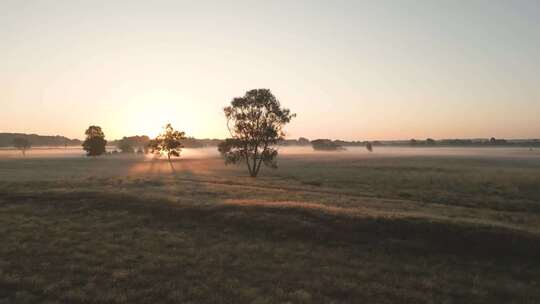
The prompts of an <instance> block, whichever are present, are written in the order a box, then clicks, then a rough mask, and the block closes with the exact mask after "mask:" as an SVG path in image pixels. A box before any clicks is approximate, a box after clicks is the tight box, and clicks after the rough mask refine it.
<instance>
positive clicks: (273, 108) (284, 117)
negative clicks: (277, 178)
mask: <svg viewBox="0 0 540 304" xmlns="http://www.w3.org/2000/svg"><path fill="white" fill-rule="evenodd" d="M224 112H225V117H226V118H227V128H228V129H229V132H230V134H231V138H227V139H226V140H225V141H224V142H222V143H220V144H219V146H218V150H219V152H220V153H221V154H222V155H223V157H224V158H225V164H235V163H239V162H245V163H246V165H247V167H248V171H249V175H250V176H251V177H257V174H258V173H259V170H260V168H261V164H262V163H264V165H265V166H268V167H270V168H277V162H276V157H277V155H278V151H277V149H275V148H273V147H272V146H273V145H276V144H277V143H278V142H279V141H280V140H283V138H284V136H285V134H284V133H283V126H284V125H285V124H287V123H289V122H290V121H291V119H292V118H293V117H294V116H295V114H292V113H291V112H290V110H289V109H285V108H282V107H281V105H280V103H279V101H278V100H277V99H276V97H274V95H272V93H271V92H270V90H268V89H255V90H251V91H248V92H246V94H245V95H244V96H243V97H237V98H234V99H233V100H232V101H231V105H230V106H228V107H225V108H224Z"/></svg>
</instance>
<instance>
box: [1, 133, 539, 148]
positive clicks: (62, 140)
mask: <svg viewBox="0 0 540 304" xmlns="http://www.w3.org/2000/svg"><path fill="white" fill-rule="evenodd" d="M15 138H25V139H27V140H28V141H29V142H30V143H31V145H32V146H33V147H39V146H50V147H62V146H80V145H81V144H82V141H81V140H79V139H69V138H67V137H65V136H60V135H56V136H46V135H37V134H24V133H0V147H12V146H13V140H14V139H15ZM149 141H150V138H149V137H148V136H146V135H142V136H129V137H124V138H122V139H117V140H111V141H108V142H107V145H109V146H116V147H120V146H121V145H122V143H129V145H130V146H132V147H133V148H134V149H138V148H141V149H144V147H146V146H147V145H148V142H149ZM222 141H223V140H221V139H215V138H214V139H209V138H205V139H197V138H193V137H188V138H186V139H185V140H183V141H182V143H183V145H184V147H186V148H204V147H214V146H217V145H219V143H221V142H222ZM313 141H315V142H317V143H318V142H321V143H324V144H325V145H329V143H330V142H331V143H332V144H333V145H336V146H341V147H365V146H366V144H367V143H368V141H360V140H358V141H354V140H353V141H345V140H339V139H338V140H330V139H316V140H313ZM313 141H311V140H309V139H307V138H305V137H300V138H298V139H285V140H283V141H281V142H280V145H282V146H311V145H312V142H313ZM369 142H370V143H371V144H372V145H373V146H409V147H433V146H436V147H493V146H502V147H505V146H508V147H540V139H511V140H510V139H509V140H506V139H497V138H493V137H492V138H485V139H484V138H479V139H441V140H435V139H431V138H428V139H425V140H421V139H410V140H389V141H378V140H376V141H369Z"/></svg>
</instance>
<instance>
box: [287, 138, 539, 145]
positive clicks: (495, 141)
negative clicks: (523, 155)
mask: <svg viewBox="0 0 540 304" xmlns="http://www.w3.org/2000/svg"><path fill="white" fill-rule="evenodd" d="M368 142H369V143H371V144H372V145H373V146H398V147H399V146H401V147H403V146H408V147H434V146H435V147H493V146H499V147H501V146H502V147H540V139H509V140H506V139H497V138H494V137H492V138H486V139H483V138H479V139H440V140H435V139H432V138H428V139H425V140H420V139H410V140H387V141H379V140H375V141H354V140H353V141H345V140H339V139H338V140H330V139H316V140H313V141H310V140H309V139H307V138H304V137H300V138H299V139H286V140H284V141H282V142H281V145H283V146H308V145H311V144H312V143H315V144H316V145H317V146H321V145H324V146H328V147H329V146H331V145H335V146H337V147H365V146H366V144H367V143H368ZM330 143H331V144H330Z"/></svg>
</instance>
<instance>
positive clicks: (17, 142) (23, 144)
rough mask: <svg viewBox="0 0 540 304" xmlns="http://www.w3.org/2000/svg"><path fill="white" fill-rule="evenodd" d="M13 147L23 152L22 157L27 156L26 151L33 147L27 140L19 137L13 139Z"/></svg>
mask: <svg viewBox="0 0 540 304" xmlns="http://www.w3.org/2000/svg"><path fill="white" fill-rule="evenodd" d="M13 147H15V149H18V150H21V152H22V155H23V156H26V150H28V149H30V148H31V147H32V144H31V143H30V141H29V140H28V139H26V138H22V137H17V138H14V139H13Z"/></svg>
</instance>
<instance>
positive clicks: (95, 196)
mask: <svg viewBox="0 0 540 304" xmlns="http://www.w3.org/2000/svg"><path fill="white" fill-rule="evenodd" d="M200 187H204V185H203V184H201V185H200ZM201 191H204V189H201ZM25 203H30V204H37V205H38V206H53V207H54V208H55V209H57V210H64V211H65V212H70V210H71V211H72V210H73V209H74V208H75V209H77V210H78V212H82V211H83V210H88V211H91V210H94V209H96V210H100V211H103V210H111V211H119V210H120V211H127V212H130V213H134V214H149V215H151V216H152V218H153V219H152V221H151V222H149V225H158V226H159V225H166V224H167V223H169V224H170V223H182V222H196V223H197V225H199V226H203V227H208V228H217V229H218V230H221V231H223V229H227V230H228V231H231V230H234V231H235V232H238V233H241V234H258V235H264V237H265V238H271V239H273V240H277V241H279V240H285V239H286V240H291V239H295V240H300V241H309V242H317V243H319V244H327V245H329V246H333V245H343V244H350V245H354V244H363V245H374V246H383V247H385V248H388V249H389V250H397V251H402V252H409V253H411V254H419V255H427V254H430V253H445V254H453V255H458V256H471V257H473V256H476V257H485V258H512V257H521V258H537V257H538V256H540V236H538V235H536V234H533V233H527V232H524V231H518V230H511V229H507V228H502V227H493V226H487V225H482V224H472V223H456V222H447V221H443V220H429V219H425V218H406V217H391V216H372V215H369V214H361V213H349V212H347V211H346V209H341V208H336V207H325V206H322V205H316V206H314V205H313V204H302V203H286V202H285V203H270V204H265V203H251V202H250V203H242V202H222V203H218V204H211V205H209V204H201V205H194V204H181V203H177V202H171V201H167V200H157V199H156V200H151V199H142V198H139V197H136V196H132V195H129V194H118V193H103V192H69V193H55V192H49V193H40V194H23V193H19V194H17V193H14V194H7V193H4V194H2V195H0V206H2V205H9V204H25Z"/></svg>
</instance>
